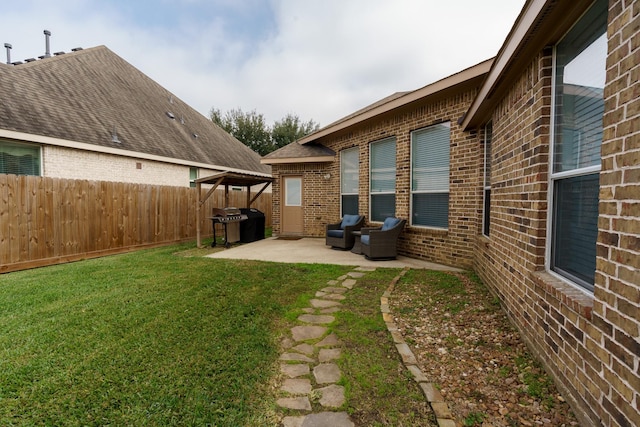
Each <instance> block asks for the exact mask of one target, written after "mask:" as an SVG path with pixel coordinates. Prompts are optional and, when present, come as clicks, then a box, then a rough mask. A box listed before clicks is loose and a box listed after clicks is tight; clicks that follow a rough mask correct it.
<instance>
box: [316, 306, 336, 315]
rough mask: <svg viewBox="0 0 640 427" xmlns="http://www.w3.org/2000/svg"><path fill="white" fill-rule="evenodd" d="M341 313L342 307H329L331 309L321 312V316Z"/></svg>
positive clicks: (324, 309)
mask: <svg viewBox="0 0 640 427" xmlns="http://www.w3.org/2000/svg"><path fill="white" fill-rule="evenodd" d="M338 311H340V307H329V308H323V309H322V310H320V314H333V313H336V312H338Z"/></svg>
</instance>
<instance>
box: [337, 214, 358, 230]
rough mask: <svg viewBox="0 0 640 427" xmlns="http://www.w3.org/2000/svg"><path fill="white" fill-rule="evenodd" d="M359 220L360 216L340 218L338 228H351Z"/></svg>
mask: <svg viewBox="0 0 640 427" xmlns="http://www.w3.org/2000/svg"><path fill="white" fill-rule="evenodd" d="M359 219H360V215H345V216H343V217H342V223H341V224H340V228H345V227H347V226H349V227H351V226H354V225H356V224H357V223H358V220H359Z"/></svg>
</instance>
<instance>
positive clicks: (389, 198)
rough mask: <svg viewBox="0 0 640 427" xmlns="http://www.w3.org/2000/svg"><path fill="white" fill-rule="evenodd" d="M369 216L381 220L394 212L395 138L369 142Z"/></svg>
mask: <svg viewBox="0 0 640 427" xmlns="http://www.w3.org/2000/svg"><path fill="white" fill-rule="evenodd" d="M370 148H371V150H370V151H371V152H370V159H369V165H370V168H371V171H370V179H369V180H370V191H371V203H370V209H369V210H370V212H369V218H371V221H378V222H383V221H384V220H385V218H387V217H393V216H395V214H396V139H395V138H387V139H384V140H382V141H377V142H372V143H371V146H370Z"/></svg>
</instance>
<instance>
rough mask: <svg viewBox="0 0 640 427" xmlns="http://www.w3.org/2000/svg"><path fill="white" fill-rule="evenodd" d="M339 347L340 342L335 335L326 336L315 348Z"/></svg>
mask: <svg viewBox="0 0 640 427" xmlns="http://www.w3.org/2000/svg"><path fill="white" fill-rule="evenodd" d="M337 345H340V341H339V340H338V337H337V336H336V334H331V335H327V336H326V337H324V339H323V340H322V341H320V342H319V343H317V344H316V347H334V346H337Z"/></svg>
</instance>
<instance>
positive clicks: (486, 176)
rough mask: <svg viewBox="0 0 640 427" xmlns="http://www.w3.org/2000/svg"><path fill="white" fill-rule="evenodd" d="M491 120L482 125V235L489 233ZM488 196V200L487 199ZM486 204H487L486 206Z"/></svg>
mask: <svg viewBox="0 0 640 427" xmlns="http://www.w3.org/2000/svg"><path fill="white" fill-rule="evenodd" d="M492 142H493V122H491V121H489V122H488V123H487V124H486V125H485V126H484V138H483V148H484V168H483V174H482V176H483V177H482V180H483V182H482V235H483V236H485V237H489V236H490V234H491V162H492V152H491V148H492ZM487 196H488V200H487ZM487 204H488V205H489V206H487Z"/></svg>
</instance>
